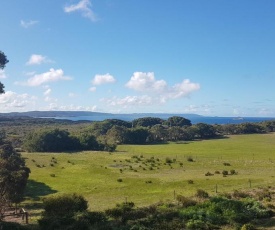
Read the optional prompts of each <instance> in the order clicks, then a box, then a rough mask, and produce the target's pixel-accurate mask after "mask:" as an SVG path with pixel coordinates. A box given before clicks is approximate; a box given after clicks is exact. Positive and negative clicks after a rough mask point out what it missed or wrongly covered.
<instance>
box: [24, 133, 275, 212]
mask: <svg viewBox="0 0 275 230" xmlns="http://www.w3.org/2000/svg"><path fill="white" fill-rule="evenodd" d="M22 155H23V157H25V158H26V163H27V166H28V167H30V169H31V174H30V178H29V179H30V181H29V183H28V187H27V191H26V196H27V198H28V199H27V201H28V202H31V203H32V202H41V199H42V198H43V197H45V196H48V195H51V194H61V193H72V192H76V193H79V194H82V195H84V197H85V198H86V199H87V200H88V201H89V207H90V210H104V209H106V208H111V207H114V206H115V204H116V203H120V202H123V201H126V200H127V201H132V202H134V203H135V204H136V205H137V206H143V205H149V204H152V203H156V202H158V201H160V200H162V201H166V200H173V199H174V195H175V194H182V195H186V196H192V195H194V193H195V191H196V190H197V189H203V190H205V191H207V192H208V193H210V194H215V193H216V189H217V192H218V193H222V192H230V191H233V190H236V189H242V190H245V189H250V186H251V188H252V189H253V188H256V187H265V186H269V185H274V184H275V177H274V176H275V134H259V135H258V134H257V135H238V136H237V135H236V136H229V137H227V138H223V139H215V140H203V141H190V142H179V143H169V144H160V145H121V146H118V148H117V151H116V152H114V153H111V154H110V153H107V152H88V151H87V152H78V153H22ZM191 160H193V161H191ZM170 161H172V163H170V164H169V163H168V162H170ZM224 163H226V165H224ZM223 170H226V171H228V173H229V175H228V176H223V174H222V171H223ZM231 170H235V171H236V172H237V174H234V175H230V171H231ZM217 171H219V172H220V174H217ZM207 172H209V173H210V174H213V175H211V176H205V174H206V173H207ZM215 172H216V173H215ZM118 179H120V182H119V181H118ZM192 182H193V183H192Z"/></svg>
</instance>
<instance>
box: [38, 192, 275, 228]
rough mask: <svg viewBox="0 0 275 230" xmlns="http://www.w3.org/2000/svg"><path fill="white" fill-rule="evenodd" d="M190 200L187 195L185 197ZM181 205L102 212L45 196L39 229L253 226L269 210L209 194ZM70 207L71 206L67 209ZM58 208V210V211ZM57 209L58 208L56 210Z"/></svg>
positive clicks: (77, 199)
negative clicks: (203, 198) (204, 197)
mask: <svg viewBox="0 0 275 230" xmlns="http://www.w3.org/2000/svg"><path fill="white" fill-rule="evenodd" d="M185 199H189V198H185ZM190 204H191V205H190V206H188V207H183V206H181V205H180V206H178V205H175V204H168V203H159V204H156V205H151V206H148V207H142V208H135V205H134V203H132V202H128V203H122V204H117V205H116V207H115V208H112V209H108V210H106V211H105V212H89V211H87V202H85V199H84V198H83V197H82V196H80V195H76V194H72V195H63V196H59V197H53V198H48V199H46V200H45V201H44V205H45V212H44V213H43V216H42V219H41V220H40V221H39V224H40V227H41V229H45V230H47V229H95V230H96V229H97V230H99V229H110V230H112V229H113V230H116V229H124V230H135V229H136V230H138V229H139V230H140V229H143V230H153V229H175V230H177V229H196V230H198V229H218V228H220V227H221V226H224V225H227V226H232V227H235V228H241V226H252V225H251V223H250V222H251V221H255V220H256V219H260V218H268V217H270V216H271V214H272V213H271V211H269V210H268V209H266V208H265V207H264V206H262V205H261V204H260V203H259V202H258V201H256V200H254V199H252V198H246V199H243V200H235V199H229V198H225V197H212V198H209V199H208V200H205V201H201V202H198V203H197V202H190ZM70 207H71V208H70ZM58 208H60V210H58ZM57 210H58V211H57Z"/></svg>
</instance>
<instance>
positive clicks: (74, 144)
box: [24, 129, 80, 152]
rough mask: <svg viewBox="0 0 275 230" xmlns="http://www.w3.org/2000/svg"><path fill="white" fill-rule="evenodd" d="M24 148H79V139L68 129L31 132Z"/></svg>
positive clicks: (54, 149)
mask: <svg viewBox="0 0 275 230" xmlns="http://www.w3.org/2000/svg"><path fill="white" fill-rule="evenodd" d="M24 148H25V149H26V150H27V151H29V152H62V151H73V150H79V149H80V144H79V140H78V139H77V138H75V137H73V136H70V133H69V132H68V131H66V130H60V129H52V130H41V131H37V132H32V133H30V134H29V135H28V136H27V137H26V140H25V143H24Z"/></svg>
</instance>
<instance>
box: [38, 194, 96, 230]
mask: <svg viewBox="0 0 275 230" xmlns="http://www.w3.org/2000/svg"><path fill="white" fill-rule="evenodd" d="M43 205H44V212H43V213H42V218H41V219H40V220H39V221H38V223H39V226H40V228H41V229H42V230H52V229H56V230H59V229H60V230H61V229H79V230H81V229H83V230H84V229H89V226H90V225H91V224H92V223H91V220H90V217H91V215H90V214H88V212H87V208H88V202H87V201H86V200H85V199H84V197H83V196H81V195H78V194H75V193H74V194H65V195H60V196H52V197H49V198H46V199H44V201H43ZM76 226H77V227H76Z"/></svg>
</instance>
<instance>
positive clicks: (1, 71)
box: [0, 69, 7, 79]
mask: <svg viewBox="0 0 275 230" xmlns="http://www.w3.org/2000/svg"><path fill="white" fill-rule="evenodd" d="M5 78H7V75H6V74H5V70H1V69H0V79H5Z"/></svg>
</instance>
